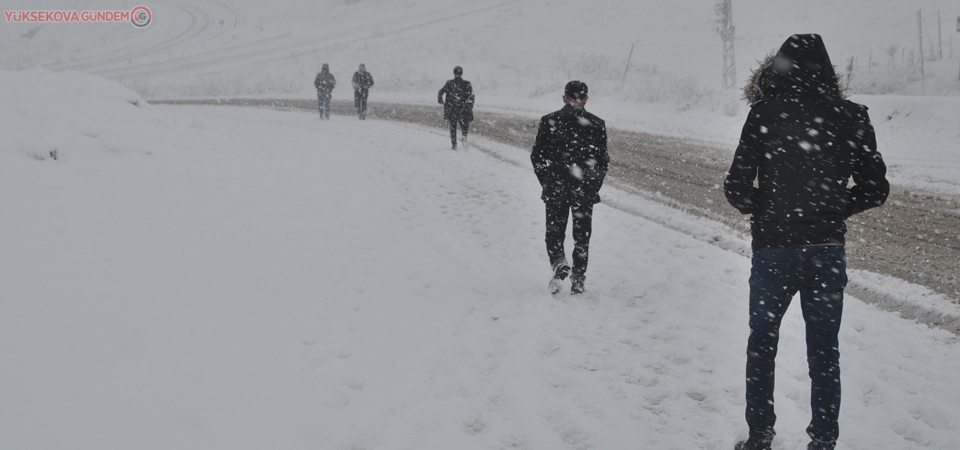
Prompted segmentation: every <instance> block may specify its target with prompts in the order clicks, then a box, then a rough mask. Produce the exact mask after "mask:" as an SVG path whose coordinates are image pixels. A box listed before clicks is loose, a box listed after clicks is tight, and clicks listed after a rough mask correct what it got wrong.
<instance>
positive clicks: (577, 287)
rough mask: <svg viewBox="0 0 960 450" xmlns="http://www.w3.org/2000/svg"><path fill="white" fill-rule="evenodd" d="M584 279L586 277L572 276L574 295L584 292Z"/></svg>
mask: <svg viewBox="0 0 960 450" xmlns="http://www.w3.org/2000/svg"><path fill="white" fill-rule="evenodd" d="M583 280H584V277H582V276H580V277H578V276H572V277H570V293H571V294H573V295H577V294H582V293H583Z"/></svg>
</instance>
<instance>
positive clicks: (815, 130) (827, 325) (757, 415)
mask: <svg viewBox="0 0 960 450" xmlns="http://www.w3.org/2000/svg"><path fill="white" fill-rule="evenodd" d="M745 97H746V98H747V100H749V101H750V102H751V103H752V108H751V110H750V113H749V115H748V116H747V120H746V123H745V124H744V126H743V131H742V133H741V135H740V144H739V146H738V147H737V150H736V153H735V155H734V158H733V163H732V165H731V166H730V171H729V172H728V174H727V178H726V181H725V182H724V192H725V194H726V197H727V200H728V201H729V202H730V204H731V205H733V206H734V207H735V208H737V209H738V210H739V211H740V212H741V213H743V214H751V215H752V217H751V234H752V237H753V243H752V247H753V260H752V266H753V267H752V269H751V273H750V337H749V339H748V342H747V370H746V381H747V383H746V384H747V388H746V400H747V407H746V420H747V425H748V427H749V431H750V435H749V436H750V437H749V439H748V440H747V441H743V442H740V443H738V444H737V446H736V448H737V449H738V450H757V449H770V446H771V441H772V440H773V437H774V434H775V433H774V423H775V422H776V415H775V414H774V408H773V389H774V359H775V357H776V354H777V342H778V339H779V332H780V331H779V330H780V322H781V320H782V319H783V316H784V314H785V312H786V310H787V307H788V306H789V305H790V301H791V300H792V298H793V297H794V295H795V294H796V293H797V292H799V293H800V308H801V310H802V311H803V318H804V321H805V323H806V342H807V364H808V366H809V373H810V379H811V396H810V409H811V411H812V416H813V417H812V419H811V422H810V425H809V427H808V428H807V434H808V435H809V436H810V439H811V442H810V444H809V445H808V447H807V448H808V449H809V450H832V449H833V448H834V447H835V445H836V441H837V437H838V435H839V426H838V422H837V419H838V417H839V412H840V353H839V348H838V338H837V334H838V332H839V330H840V319H841V313H842V310H843V289H844V287H845V286H846V283H847V275H846V253H845V250H844V235H845V233H846V231H847V228H846V225H845V223H844V221H845V219H846V218H847V217H850V216H851V215H853V214H857V213H859V212H862V211H865V210H867V209H870V208H874V207H877V206H880V205H882V204H883V203H884V202H885V201H886V198H887V194H888V193H889V191H890V185H889V183H888V182H887V180H886V166H885V165H884V162H883V158H882V157H881V156H880V153H878V152H877V140H876V136H875V135H874V130H873V126H872V125H871V124H870V117H869V115H868V114H867V107H865V106H863V105H859V104H856V103H853V102H850V101H848V100H846V99H845V98H844V96H843V94H842V90H841V88H840V84H839V82H838V78H837V75H836V73H835V70H834V67H833V65H832V64H831V62H830V57H829V55H828V54H827V50H826V47H824V44H823V40H822V39H821V38H820V36H819V35H816V34H805V35H794V36H791V37H790V38H789V39H787V41H786V42H785V43H784V44H783V46H782V47H780V50H779V51H778V52H777V53H776V54H775V55H773V56H771V57H768V58H767V60H766V61H764V62H763V63H762V65H761V67H760V68H759V69H758V70H757V71H756V72H754V75H753V77H752V80H751V82H750V83H749V85H748V86H747V88H746V89H745ZM851 178H852V179H853V182H854V185H853V186H852V187H851V186H850V185H849V180H850V179H851ZM754 180H756V182H757V185H756V186H754Z"/></svg>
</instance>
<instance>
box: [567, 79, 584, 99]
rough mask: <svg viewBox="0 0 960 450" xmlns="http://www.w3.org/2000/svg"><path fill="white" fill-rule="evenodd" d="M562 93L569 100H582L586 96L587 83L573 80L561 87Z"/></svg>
mask: <svg viewBox="0 0 960 450" xmlns="http://www.w3.org/2000/svg"><path fill="white" fill-rule="evenodd" d="M563 95H564V96H565V97H567V98H569V99H570V100H583V99H585V98H587V83H584V82H582V81H577V80H573V81H571V82H569V83H567V85H566V86H565V87H564V88H563Z"/></svg>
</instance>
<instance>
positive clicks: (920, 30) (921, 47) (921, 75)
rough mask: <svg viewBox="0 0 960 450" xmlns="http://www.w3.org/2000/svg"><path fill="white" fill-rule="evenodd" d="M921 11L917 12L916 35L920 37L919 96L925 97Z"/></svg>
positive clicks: (925, 84) (925, 81)
mask: <svg viewBox="0 0 960 450" xmlns="http://www.w3.org/2000/svg"><path fill="white" fill-rule="evenodd" d="M922 12H923V10H922V9H921V10H917V34H918V35H919V36H920V94H921V95H927V79H926V76H925V75H924V73H923V15H922V14H921V13H922Z"/></svg>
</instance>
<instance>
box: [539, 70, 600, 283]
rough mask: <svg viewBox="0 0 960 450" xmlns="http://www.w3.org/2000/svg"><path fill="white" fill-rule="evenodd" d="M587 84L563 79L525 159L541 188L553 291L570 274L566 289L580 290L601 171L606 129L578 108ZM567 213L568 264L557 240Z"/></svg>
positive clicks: (563, 235) (560, 240) (562, 237)
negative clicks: (557, 101)
mask: <svg viewBox="0 0 960 450" xmlns="http://www.w3.org/2000/svg"><path fill="white" fill-rule="evenodd" d="M587 98H588V97H587V85H586V84H585V83H583V82H581V81H571V82H569V83H567V85H566V87H565V88H564V94H563V103H564V105H563V108H561V109H560V110H559V111H555V112H552V113H550V114H547V115H545V116H543V118H541V119H540V127H539V129H538V131H537V139H536V142H535V143H534V144H533V152H532V154H531V155H530V161H531V162H532V163H533V170H534V172H535V173H536V175H537V179H538V180H539V181H540V186H541V187H542V188H543V190H542V193H541V199H542V200H543V202H544V205H545V207H546V237H545V241H546V244H547V255H548V257H549V259H550V267H551V268H552V269H553V278H551V279H550V282H549V284H548V287H549V289H550V293H552V294H557V293H559V292H560V290H561V289H562V281H563V280H564V279H565V278H567V275H570V281H571V283H570V293H571V294H581V293H583V291H584V280H585V279H586V272H587V259H588V254H589V248H590V237H591V235H592V233H593V205H594V204H596V203H599V202H600V195H599V191H600V187H601V186H603V179H604V177H606V175H607V168H608V167H609V164H610V157H609V156H608V154H607V128H606V124H605V123H604V121H603V120H602V119H600V118H599V117H597V116H595V115H593V114H590V113H589V112H587V111H586V110H585V109H584V106H585V105H586V104H587ZM571 215H572V216H573V242H574V247H573V268H572V269H571V267H570V264H569V263H568V262H567V259H566V255H565V253H564V245H563V242H564V240H565V239H566V231H567V220H568V218H569V217H570V216H571Z"/></svg>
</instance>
